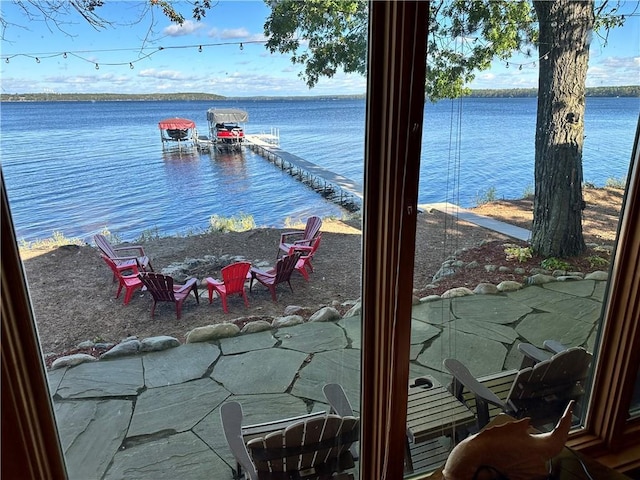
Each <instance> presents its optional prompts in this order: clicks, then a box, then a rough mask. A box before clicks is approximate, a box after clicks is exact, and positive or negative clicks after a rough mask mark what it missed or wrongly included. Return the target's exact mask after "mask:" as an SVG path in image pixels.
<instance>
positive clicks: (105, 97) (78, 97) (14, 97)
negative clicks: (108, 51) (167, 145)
mask: <svg viewBox="0 0 640 480" xmlns="http://www.w3.org/2000/svg"><path fill="white" fill-rule="evenodd" d="M224 98H225V97H223V96H222V95H215V94H212V93H141V94H126V93H11V94H7V93H3V94H0V101H1V102H129V101H137V102H151V101H158V100H165V101H167V100H183V101H184V100H221V99H224Z"/></svg>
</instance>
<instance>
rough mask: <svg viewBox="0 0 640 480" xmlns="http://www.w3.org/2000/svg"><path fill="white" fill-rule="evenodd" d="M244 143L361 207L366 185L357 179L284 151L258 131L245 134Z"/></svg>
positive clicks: (325, 192) (327, 193) (326, 193)
mask: <svg viewBox="0 0 640 480" xmlns="http://www.w3.org/2000/svg"><path fill="white" fill-rule="evenodd" d="M245 145H246V146H248V147H249V148H250V149H251V150H252V151H254V152H255V153H257V154H258V155H260V156H262V157H264V158H265V159H267V160H269V161H270V162H271V163H273V164H274V165H276V166H277V167H279V168H280V169H281V170H283V171H285V172H287V173H288V174H289V175H291V176H292V177H295V178H296V179H298V180H300V181H301V182H302V183H304V184H305V185H307V186H309V187H311V188H313V189H314V190H315V191H316V192H318V193H320V194H321V195H322V196H323V197H325V198H327V199H328V200H331V201H332V202H334V203H337V204H338V205H340V206H342V207H343V208H345V209H346V210H349V211H351V212H355V211H358V210H360V208H361V207H362V198H363V197H362V192H363V188H362V185H361V184H359V183H358V182H355V181H353V180H351V179H349V178H347V177H343V176H342V175H339V174H337V173H334V172H331V171H330V170H327V169H325V168H322V167H319V166H318V165H316V164H315V163H311V162H309V161H307V160H305V159H303V158H300V157H298V156H296V155H293V154H291V153H289V152H285V151H284V150H282V149H281V148H280V147H278V146H276V145H274V144H272V143H268V142H266V141H264V140H262V139H261V138H260V136H259V135H245Z"/></svg>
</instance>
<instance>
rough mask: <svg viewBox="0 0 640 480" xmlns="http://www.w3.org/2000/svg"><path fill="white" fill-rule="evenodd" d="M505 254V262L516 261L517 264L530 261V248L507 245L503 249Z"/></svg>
mask: <svg viewBox="0 0 640 480" xmlns="http://www.w3.org/2000/svg"><path fill="white" fill-rule="evenodd" d="M504 253H506V254H507V260H518V262H520V263H522V262H526V261H527V260H529V259H531V257H532V253H531V247H519V246H517V245H507V246H506V247H505V249H504Z"/></svg>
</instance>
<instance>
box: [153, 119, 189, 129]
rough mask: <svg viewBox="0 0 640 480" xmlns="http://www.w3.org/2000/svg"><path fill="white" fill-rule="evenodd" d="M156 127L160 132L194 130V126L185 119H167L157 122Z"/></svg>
mask: <svg viewBox="0 0 640 480" xmlns="http://www.w3.org/2000/svg"><path fill="white" fill-rule="evenodd" d="M158 127H160V130H187V129H189V128H196V124H195V122H193V121H191V120H187V119H186V118H167V119H166V120H162V121H160V122H158Z"/></svg>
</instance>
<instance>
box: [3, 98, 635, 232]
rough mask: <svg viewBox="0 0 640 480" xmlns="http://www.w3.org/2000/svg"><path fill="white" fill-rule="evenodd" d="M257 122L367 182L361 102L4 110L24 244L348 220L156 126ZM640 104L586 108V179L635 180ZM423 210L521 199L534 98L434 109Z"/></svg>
mask: <svg viewBox="0 0 640 480" xmlns="http://www.w3.org/2000/svg"><path fill="white" fill-rule="evenodd" d="M212 107H216V108H224V107H237V108H243V109H245V110H247V111H248V112H249V122H248V123H247V125H246V131H247V133H269V131H270V129H271V128H277V129H279V131H280V137H281V148H283V149H284V150H286V151H288V152H291V153H293V154H295V155H298V156H300V157H302V158H304V159H305V160H308V161H311V162H313V163H316V164H318V165H320V166H322V167H324V168H326V169H328V170H331V171H333V172H335V173H339V174H341V175H344V176H346V177H348V178H351V179H353V180H354V181H356V182H359V183H362V177H363V158H364V154H363V152H364V147H363V141H364V115H365V103H364V100H345V99H338V100H328V99H322V100H321V99H317V100H268V101H267V100H262V101H258V100H256V101H224V102H222V101H215V102H201V101H194V102H95V103H91V102H43V103H38V102H35V103H3V104H2V105H1V109H0V121H1V124H0V128H1V141H0V154H1V159H2V170H3V174H4V178H5V183H6V186H7V192H8V195H9V203H10V207H11V210H12V214H13V218H14V222H15V226H16V230H17V234H18V238H19V239H24V240H27V241H31V240H35V239H38V238H47V237H50V236H51V235H52V233H53V232H54V231H60V232H62V233H63V234H64V235H65V236H67V237H80V238H82V239H85V240H89V239H90V237H91V236H92V235H93V234H94V233H96V232H98V231H100V230H103V229H104V228H108V229H109V230H110V231H111V232H112V233H116V234H118V235H119V236H120V238H122V239H123V240H132V239H135V238H136V237H138V236H139V235H140V233H141V232H142V231H144V230H148V229H154V228H157V229H158V230H159V231H160V232H162V233H163V234H176V233H188V232H197V231H200V230H203V229H206V228H207V226H208V224H209V217H210V216H211V215H212V214H218V215H222V216H225V217H229V216H233V215H238V214H239V213H240V212H242V213H245V214H249V215H252V216H253V217H254V219H255V221H256V224H257V225H259V226H275V227H282V226H284V224H285V222H286V220H287V219H293V220H297V219H305V218H306V217H307V216H309V215H311V214H317V215H321V216H342V215H343V214H344V212H343V210H342V209H341V208H340V207H338V206H336V205H334V204H332V203H330V202H328V201H326V200H324V199H323V198H322V197H321V196H320V195H319V194H317V193H315V192H314V191H313V190H311V189H309V188H308V187H306V186H304V185H302V184H301V183H299V182H298V181H297V180H295V179H293V178H292V177H290V176H288V175H287V174H285V173H283V172H282V171H280V170H279V169H278V168H276V167H274V166H273V165H272V164H271V163H269V162H268V161H266V160H265V159H263V158H262V157H260V156H258V155H256V154H254V153H252V152H251V151H250V150H248V149H245V150H244V153H243V155H241V156H239V157H238V156H237V155H236V156H232V155H216V154H209V153H197V152H185V151H184V150H183V151H182V152H179V151H176V149H174V148H171V149H164V150H163V148H162V144H161V141H160V133H159V130H158V121H159V120H162V119H164V118H167V117H185V118H189V119H191V120H194V121H195V122H196V124H197V127H198V130H199V131H200V132H201V134H205V133H206V131H207V122H206V111H207V109H209V108H212ZM639 112H640V99H638V98H588V99H587V112H586V117H585V135H586V138H585V143H584V180H585V181H586V182H590V183H593V184H595V185H597V186H602V185H604V183H605V181H606V180H607V179H608V178H612V177H613V178H622V177H624V176H625V175H627V170H628V166H629V161H630V154H631V149H632V146H633V137H634V133H635V129H636V125H637V122H638V114H639ZM425 115H426V117H425V126H424V133H423V154H422V161H421V175H420V194H419V195H420V198H419V202H420V203H430V202H441V201H449V202H452V203H457V204H460V205H462V206H466V207H470V206H474V205H475V204H476V202H477V199H478V198H482V197H483V196H484V195H485V194H486V192H487V191H488V189H489V188H495V195H496V197H497V198H519V197H522V196H523V194H524V193H525V192H526V191H531V189H532V188H533V165H534V135H535V116H536V99H535V98H514V99H504V98H502V99H464V100H461V101H458V100H456V101H443V102H439V103H437V104H427V105H425Z"/></svg>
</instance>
